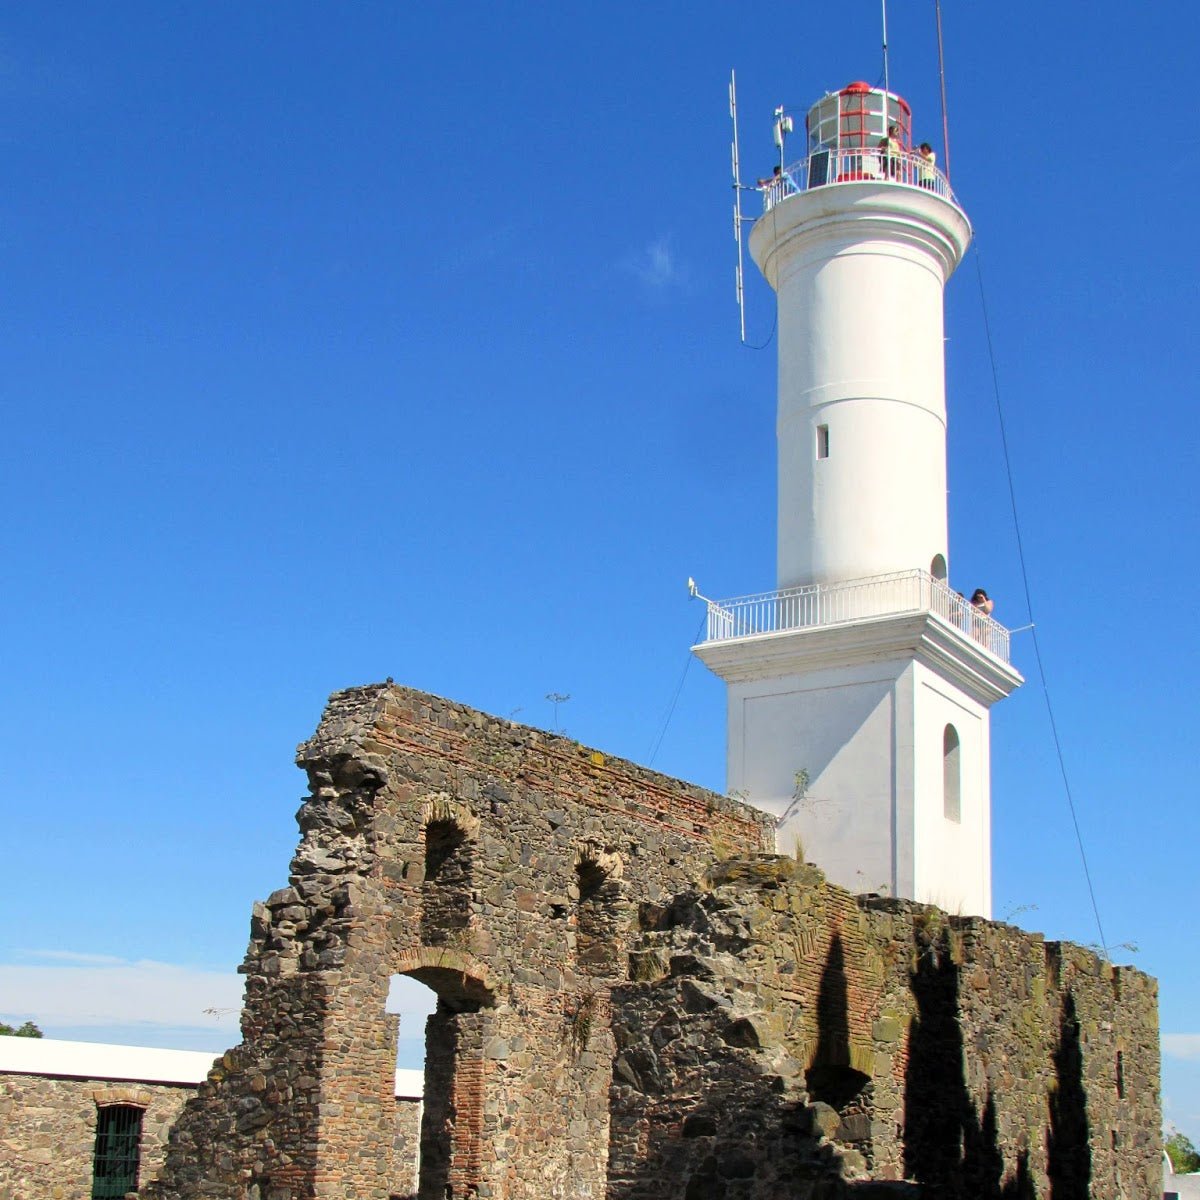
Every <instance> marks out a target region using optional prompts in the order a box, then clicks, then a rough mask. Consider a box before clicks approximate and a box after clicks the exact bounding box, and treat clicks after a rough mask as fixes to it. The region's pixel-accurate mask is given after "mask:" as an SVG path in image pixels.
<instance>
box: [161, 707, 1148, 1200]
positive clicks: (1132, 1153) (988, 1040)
mask: <svg viewBox="0 0 1200 1200" xmlns="http://www.w3.org/2000/svg"><path fill="white" fill-rule="evenodd" d="M298 761H299V762H300V764H301V765H302V766H303V767H304V768H305V769H306V771H307V772H308V776H309V785H310V795H309V797H308V798H307V799H306V801H305V803H304V805H303V806H302V808H301V809H300V812H299V814H298V820H299V824H300V829H301V834H302V836H301V842H300V846H299V848H298V850H297V852H296V855H295V857H294V859H293V861H292V867H291V878H290V884H289V886H288V887H286V888H284V889H282V890H280V891H278V892H276V893H274V894H273V895H272V896H270V897H269V898H268V900H267V901H266V902H265V903H264V904H260V905H256V906H255V911H254V915H253V920H252V926H251V944H250V949H249V951H248V953H247V956H246V960H245V963H244V965H243V968H242V970H243V971H244V973H245V974H246V976H247V990H246V995H247V999H246V1007H245V1010H244V1012H243V1017H242V1032H243V1041H242V1044H241V1045H240V1046H238V1047H237V1048H235V1049H234V1050H232V1051H230V1052H229V1053H228V1054H227V1055H226V1056H225V1057H224V1058H223V1059H222V1060H221V1062H220V1063H219V1064H218V1066H217V1069H216V1071H215V1072H214V1073H213V1074H212V1075H211V1076H210V1079H209V1082H208V1083H206V1084H204V1085H202V1086H201V1088H200V1090H199V1092H198V1094H197V1096H196V1097H195V1099H194V1100H193V1101H192V1102H191V1103H189V1104H188V1106H187V1108H186V1110H185V1112H184V1114H183V1115H182V1117H181V1119H180V1121H179V1122H178V1124H177V1125H176V1127H175V1129H174V1131H173V1132H172V1135H171V1142H170V1149H169V1152H168V1155H167V1161H166V1164H165V1166H164V1169H163V1172H162V1175H161V1179H160V1181H159V1182H158V1183H157V1184H156V1185H153V1186H152V1187H151V1188H149V1189H147V1195H150V1196H153V1197H163V1198H167V1197H170V1198H172V1200H183V1198H185V1197H186V1198H188V1200H191V1198H192V1197H201V1196H206V1197H208V1196H217V1197H221V1198H222V1200H301V1198H305V1200H307V1198H310V1197H334V1196H336V1197H338V1198H339V1200H341V1198H343V1197H345V1198H347V1200H365V1198H367V1197H371V1198H372V1200H384V1197H387V1196H388V1195H396V1194H398V1193H397V1192H395V1191H394V1189H395V1188H396V1187H397V1186H398V1184H397V1183H396V1181H397V1180H398V1179H401V1178H402V1174H401V1172H402V1170H403V1164H401V1163H399V1162H398V1161H397V1158H396V1134H395V1127H394V1111H393V1102H392V1099H391V1095H390V1092H391V1082H392V1068H393V1059H394V1051H395V1042H396V1036H397V1028H396V1022H395V1018H392V1017H388V1016H386V1015H385V1014H384V1001H385V999H386V994H387V986H388V980H389V977H390V976H391V975H392V974H395V973H403V974H409V975H411V976H413V977H414V978H416V979H418V980H421V981H422V982H424V983H426V984H428V985H429V986H430V987H431V988H432V989H433V990H434V991H435V992H436V993H437V996H438V1007H437V1012H436V1013H435V1014H434V1015H433V1016H432V1017H431V1018H430V1020H429V1023H428V1026H427V1030H426V1040H427V1054H428V1059H427V1066H426V1091H425V1101H424V1113H423V1117H422V1127H421V1136H420V1165H419V1172H418V1183H417V1191H418V1195H419V1200H447V1198H449V1200H463V1198H466V1197H472V1196H473V1197H479V1198H481V1200H483V1198H489V1200H501V1198H503V1200H534V1198H537V1200H544V1198H555V1197H558V1198H564V1200H566V1198H570V1200H576V1198H579V1200H582V1198H584V1197H587V1198H589V1200H599V1198H600V1197H609V1198H611V1200H643V1198H646V1200H649V1198H650V1197H651V1196H653V1197H654V1200H671V1198H674V1197H679V1198H681V1200H817V1198H822V1200H830V1198H836V1197H851V1196H852V1197H853V1200H866V1198H867V1197H870V1196H873V1195H875V1196H883V1195H892V1196H902V1195H910V1196H923V1197H931V1198H932V1197H938V1198H940V1197H947V1198H950V1200H968V1198H971V1200H974V1198H975V1197H1001V1196H1006V1197H1019V1198H1020V1200H1027V1198H1030V1197H1042V1198H1043V1200H1064V1198H1066V1200H1075V1198H1076V1197H1078V1198H1080V1200H1082V1198H1083V1197H1087V1196H1089V1195H1094V1196H1106V1197H1107V1196H1113V1197H1116V1196H1128V1197H1137V1198H1138V1200H1149V1197H1151V1196H1154V1195H1156V1194H1157V1191H1156V1189H1157V1188H1158V1187H1159V1186H1160V1183H1159V1168H1158V1158H1157V1153H1156V1151H1155V1147H1156V1145H1157V1136H1158V1130H1159V1108H1158V1058H1157V1018H1156V1007H1155V1005H1156V1001H1155V991H1154V984H1153V981H1152V980H1149V979H1147V978H1146V977H1145V976H1143V975H1141V974H1139V973H1138V972H1136V971H1132V970H1128V969H1121V970H1113V969H1112V968H1110V967H1109V966H1107V965H1106V964H1102V963H1100V962H1099V961H1098V960H1097V959H1096V958H1095V956H1094V955H1092V954H1090V953H1089V952H1087V951H1085V950H1081V949H1079V948H1077V947H1068V946H1062V945H1057V944H1044V943H1043V942H1042V941H1041V939H1039V938H1037V937H1031V936H1029V935H1026V934H1022V933H1020V932H1019V931H1017V930H1015V929H1011V928H1009V927H1007V926H1003V925H999V924H994V923H990V922H985V921H981V920H977V919H967V918H964V919H960V918H950V917H947V916H946V915H945V914H942V913H940V912H938V911H937V910H935V909H931V908H928V907H924V906H920V905H913V904H908V903H904V902H899V901H894V900H889V899H886V898H880V897H860V898H855V897H853V896H851V895H849V894H848V893H846V892H844V891H841V890H840V889H838V888H834V887H831V886H829V885H828V884H827V883H826V882H825V881H824V879H823V877H822V876H821V875H820V873H819V872H818V871H816V869H815V868H812V867H809V866H805V865H804V864H798V863H795V862H793V861H792V860H790V859H786V858H780V857H779V856H777V855H774V854H771V853H767V850H768V848H769V847H770V846H772V845H773V829H772V827H771V824H770V819H769V818H768V817H767V816H765V815H764V814H761V813H758V812H757V811H755V810H752V809H749V808H747V807H745V806H743V805H740V804H737V803H734V802H732V801H730V800H728V799H725V798H723V797H720V796H716V795H714V794H712V793H707V792H704V791H702V790H700V789H697V788H694V787H691V786H689V785H687V784H684V783H680V782H678V781H675V780H671V779H667V778H664V777H663V776H660V775H656V774H654V773H653V772H650V771H646V770H643V769H641V768H638V767H636V766H633V765H632V764H629V763H625V762H620V761H615V760H612V759H609V758H607V757H606V756H604V755H603V754H600V753H598V752H595V751H590V750H588V749H586V748H584V747H581V746H579V745H577V744H575V743H574V742H571V741H570V740H568V739H565V738H562V737H555V736H551V735H548V734H544V733H540V732H538V731H535V730H531V729H525V728H522V727H519V726H516V725H513V724H512V723H511V722H507V721H502V720H497V719H495V718H492V717H487V716H485V715H483V714H481V713H477V712H473V711H472V710H470V709H467V708H464V707H462V706H460V705H455V704H451V703H449V702H447V701H444V700H439V699H436V698H434V697H430V696H426V695H422V694H420V693H416V692H412V691H409V690H407V689H404V688H399V687H395V686H392V685H380V686H376V687H369V688H360V689H354V690H352V691H347V692H341V693H338V694H336V695H335V696H334V697H333V698H332V700H331V702H330V704H329V707H328V708H327V710H326V713H325V715H324V718H323V720H322V722H321V725H320V727H319V729H318V730H317V733H316V734H315V736H314V737H313V738H312V739H311V740H310V741H309V742H307V743H305V744H304V745H303V746H301V748H300V752H299V759H298Z"/></svg>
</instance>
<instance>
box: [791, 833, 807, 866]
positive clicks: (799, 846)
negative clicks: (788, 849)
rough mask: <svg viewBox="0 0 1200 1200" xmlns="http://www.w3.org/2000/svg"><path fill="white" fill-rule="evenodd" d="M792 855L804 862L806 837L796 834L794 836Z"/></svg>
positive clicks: (798, 860) (799, 861)
mask: <svg viewBox="0 0 1200 1200" xmlns="http://www.w3.org/2000/svg"><path fill="white" fill-rule="evenodd" d="M792 857H793V858H794V859H795V860H796V861H797V862H798V863H803V862H804V861H805V859H804V839H803V838H802V837H801V836H800V835H799V834H796V835H795V836H794V837H793V838H792Z"/></svg>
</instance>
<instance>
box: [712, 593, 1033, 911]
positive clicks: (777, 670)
mask: <svg viewBox="0 0 1200 1200" xmlns="http://www.w3.org/2000/svg"><path fill="white" fill-rule="evenodd" d="M894 586H895V585H894ZM933 589H937V590H939V591H940V590H941V585H939V584H936V583H935V582H932V581H930V582H929V583H927V584H926V585H925V587H923V588H922V589H921V590H922V591H924V592H926V593H927V594H928V593H929V592H930V591H932V590H933ZM905 590H911V589H910V588H906V589H905ZM731 611H733V610H731V609H730V608H728V607H725V606H719V607H718V606H713V607H712V608H710V626H712V625H714V624H715V625H716V626H717V628H718V629H719V627H720V614H721V613H729V612H731ZM714 614H715V617H716V619H715V621H714V620H712V619H711V618H712V617H713V616H714ZM968 617H969V614H968ZM696 653H697V654H698V655H699V657H700V658H701V659H702V660H703V661H704V663H705V664H706V665H707V666H708V667H709V668H710V669H711V670H712V671H713V672H714V673H715V674H717V675H719V676H720V677H721V678H722V679H724V680H725V681H726V683H727V684H728V734H727V738H728V740H727V746H728V767H727V777H728V786H729V790H730V792H731V794H733V795H737V796H743V797H745V798H746V799H747V800H749V801H751V802H752V803H753V804H755V805H757V806H758V807H760V808H764V809H766V810H767V811H768V812H771V813H773V814H774V815H775V817H776V820H777V822H778V825H777V832H776V845H777V848H778V849H779V850H780V851H781V852H784V853H789V854H794V853H797V852H799V853H801V854H802V855H803V857H804V858H806V859H807V860H809V861H811V862H815V863H817V864H818V865H819V866H820V867H821V868H822V870H823V871H824V872H825V873H826V875H827V876H828V877H829V878H830V879H831V880H832V881H833V882H835V883H838V884H840V885H841V886H843V887H845V888H848V889H849V890H851V891H854V892H880V893H882V894H884V895H892V896H904V897H908V898H911V899H915V900H919V901H922V902H924V903H929V904H936V905H937V906H938V907H939V908H942V909H944V910H946V911H948V912H952V913H955V912H961V913H964V914H976V915H979V916H985V917H988V916H991V795H990V761H989V750H988V748H989V715H990V714H989V708H990V706H991V705H992V704H993V703H994V702H995V701H996V700H999V699H1001V698H1002V697H1004V696H1006V695H1008V694H1009V692H1011V691H1012V690H1013V688H1015V687H1016V686H1017V685H1018V684H1019V683H1020V682H1021V676H1020V675H1019V674H1018V673H1017V672H1016V671H1015V670H1013V668H1012V667H1010V666H1009V665H1008V664H1007V663H1005V662H1004V661H1003V660H1002V659H1001V658H999V657H998V656H997V655H995V654H994V653H992V652H990V651H989V650H987V649H986V648H985V647H984V646H983V645H982V644H981V643H980V642H979V641H977V640H976V638H975V637H974V636H972V634H971V633H970V632H969V631H966V632H964V631H963V630H960V629H959V628H957V627H956V625H955V624H954V623H953V622H952V621H949V620H946V619H943V618H942V617H940V616H938V615H937V614H936V613H935V612H931V611H929V610H924V611H922V610H918V611H915V612H907V613H899V614H895V613H894V614H891V615H886V616H867V617H863V618H861V619H858V620H853V619H852V620H848V621H843V622H840V623H838V624H833V625H826V626H817V627H808V628H801V629H792V630H772V631H770V632H766V633H762V634H755V633H746V634H743V635H742V636H733V637H730V638H727V639H718V640H712V641H707V642H704V643H702V644H701V645H699V646H697V647H696Z"/></svg>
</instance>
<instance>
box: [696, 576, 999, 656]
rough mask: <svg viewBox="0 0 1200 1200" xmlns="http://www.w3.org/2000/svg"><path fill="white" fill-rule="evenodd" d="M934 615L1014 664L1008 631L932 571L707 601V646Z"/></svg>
mask: <svg viewBox="0 0 1200 1200" xmlns="http://www.w3.org/2000/svg"><path fill="white" fill-rule="evenodd" d="M907 612H930V613H933V614H934V615H935V616H938V617H941V618H942V620H943V621H946V622H947V623H948V624H950V625H953V626H954V627H955V628H957V629H961V630H963V631H964V632H965V633H967V634H969V635H970V636H971V637H973V638H974V639H975V640H976V641H977V642H979V643H980V645H982V646H983V647H984V649H986V650H988V651H990V652H991V653H992V654H994V655H995V656H996V657H997V658H999V659H1002V660H1003V661H1004V662H1009V661H1010V659H1009V633H1008V630H1007V629H1005V628H1004V626H1003V625H1001V624H1000V622H999V621H995V620H993V619H992V618H991V617H989V616H987V615H986V614H985V613H982V612H980V611H979V609H977V608H975V607H974V605H972V604H971V603H970V601H968V600H966V599H964V597H962V596H961V595H959V593H958V592H955V591H953V590H952V589H951V588H949V587H948V586H947V585H946V584H945V583H943V582H942V581H941V580H940V579H935V578H934V577H933V576H932V575H930V574H929V572H928V571H921V570H912V571H897V572H895V573H893V574H891V575H872V576H870V577H869V578H866V579H847V580H844V581H841V582H839V583H814V584H809V585H808V586H806V587H798V588H788V589H786V590H785V591H781V592H761V593H759V594H758V595H757V596H738V597H737V598H736V599H733V600H709V601H708V632H707V635H706V636H705V639H704V640H705V641H706V642H727V641H730V640H732V639H734V638H744V637H755V636H758V635H760V634H764V633H785V632H787V631H788V630H791V629H813V628H817V627H819V626H824V625H842V624H845V623H847V622H850V621H862V620H866V619H869V618H871V617H885V616H893V615H895V614H898V613H907Z"/></svg>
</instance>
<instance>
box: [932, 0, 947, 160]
mask: <svg viewBox="0 0 1200 1200" xmlns="http://www.w3.org/2000/svg"><path fill="white" fill-rule="evenodd" d="M933 11H934V13H935V14H936V16H937V35H938V79H939V80H940V81H941V85H942V151H943V152H944V153H945V156H946V182H947V183H949V182H950V122H949V121H948V120H947V117H946V59H945V55H944V53H943V52H942V0H933Z"/></svg>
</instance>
